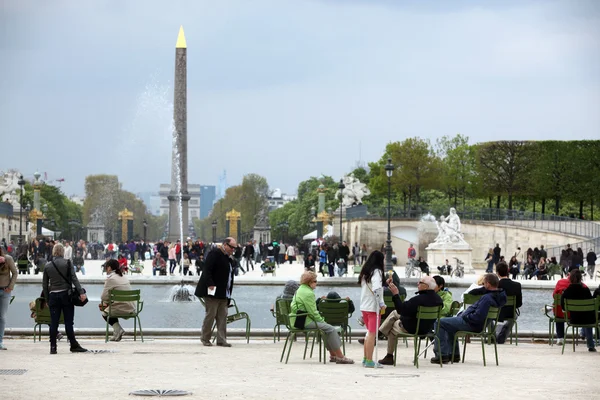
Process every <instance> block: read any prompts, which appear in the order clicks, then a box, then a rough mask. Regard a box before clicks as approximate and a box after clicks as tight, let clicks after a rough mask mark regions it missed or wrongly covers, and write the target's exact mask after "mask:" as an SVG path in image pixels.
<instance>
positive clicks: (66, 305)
mask: <svg viewBox="0 0 600 400" xmlns="http://www.w3.org/2000/svg"><path fill="white" fill-rule="evenodd" d="M48 307H50V347H56V335H57V334H58V323H59V322H60V314H61V313H62V314H63V316H64V319H65V331H66V332H67V337H68V338H69V342H71V346H74V345H76V344H77V341H76V340H75V332H74V331H73V319H74V318H75V306H74V305H73V303H71V299H70V298H69V291H68V290H64V291H62V292H57V293H50V300H49V301H48Z"/></svg>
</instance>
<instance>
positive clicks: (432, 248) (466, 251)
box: [425, 243, 475, 274]
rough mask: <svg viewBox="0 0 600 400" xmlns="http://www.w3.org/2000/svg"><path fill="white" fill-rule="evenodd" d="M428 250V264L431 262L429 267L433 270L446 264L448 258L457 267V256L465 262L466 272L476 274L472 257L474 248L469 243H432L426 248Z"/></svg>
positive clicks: (453, 266)
mask: <svg viewBox="0 0 600 400" xmlns="http://www.w3.org/2000/svg"><path fill="white" fill-rule="evenodd" d="M425 251H426V252H427V264H429V269H430V270H431V271H432V272H436V271H437V267H439V266H441V265H444V264H445V263H446V260H448V263H449V264H450V265H451V266H452V268H455V266H456V260H455V259H454V258H455V257H456V258H458V259H459V260H461V261H462V262H463V263H464V268H465V274H474V273H475V269H474V268H473V266H472V257H471V253H472V252H473V249H472V248H471V246H469V245H468V244H467V245H464V244H462V245H458V244H457V245H451V244H447V245H439V244H435V243H432V244H430V245H429V246H427V248H426V249H425Z"/></svg>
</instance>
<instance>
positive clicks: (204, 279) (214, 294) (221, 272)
mask: <svg viewBox="0 0 600 400" xmlns="http://www.w3.org/2000/svg"><path fill="white" fill-rule="evenodd" d="M236 247H237V243H236V241H235V239H234V238H232V237H228V238H226V239H225V240H223V244H222V245H221V246H219V247H217V248H215V249H213V250H211V251H210V252H209V253H208V255H207V256H206V261H205V263H204V269H203V271H202V275H201V276H200V280H199V281H198V287H197V288H196V293H195V294H196V296H198V297H201V298H202V299H203V300H204V304H205V305H206V315H205V316H204V322H203V323H202V334H201V338H200V339H201V341H202V344H203V345H205V346H212V343H211V342H210V333H211V330H212V326H213V323H214V322H215V320H216V321H217V346H222V347H231V344H229V343H228V342H227V307H228V305H229V299H231V292H232V290H233V276H234V270H235V262H236V261H235V260H234V259H233V254H234V253H235V249H236Z"/></svg>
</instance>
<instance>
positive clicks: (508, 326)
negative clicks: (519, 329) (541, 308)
mask: <svg viewBox="0 0 600 400" xmlns="http://www.w3.org/2000/svg"><path fill="white" fill-rule="evenodd" d="M496 275H498V278H500V283H498V289H504V293H506V296H507V297H508V296H515V300H516V308H517V310H518V309H519V308H521V306H522V305H523V292H522V291H521V284H520V283H519V282H515V281H513V280H511V279H510V278H509V277H508V265H507V264H506V263H505V262H503V261H501V262H499V263H498V264H497V265H496ZM517 316H518V311H517V313H516V314H513V306H504V307H502V309H501V310H500V315H499V316H498V322H504V324H498V327H497V329H496V341H497V342H498V344H502V343H504V341H505V340H506V336H508V334H509V333H510V332H511V330H512V327H513V324H514V321H506V319H507V318H514V319H516V318H517Z"/></svg>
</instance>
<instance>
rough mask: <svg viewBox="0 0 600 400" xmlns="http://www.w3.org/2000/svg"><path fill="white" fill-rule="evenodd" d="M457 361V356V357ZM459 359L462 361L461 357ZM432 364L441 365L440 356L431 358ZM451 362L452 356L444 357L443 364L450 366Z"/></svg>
mask: <svg viewBox="0 0 600 400" xmlns="http://www.w3.org/2000/svg"><path fill="white" fill-rule="evenodd" d="M455 359H456V356H455ZM458 359H459V360H460V356H458ZM429 361H430V362H431V363H432V364H439V363H440V357H439V356H435V357H433V358H431V359H430V360H429ZM449 362H450V356H442V364H448V363H449Z"/></svg>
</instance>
